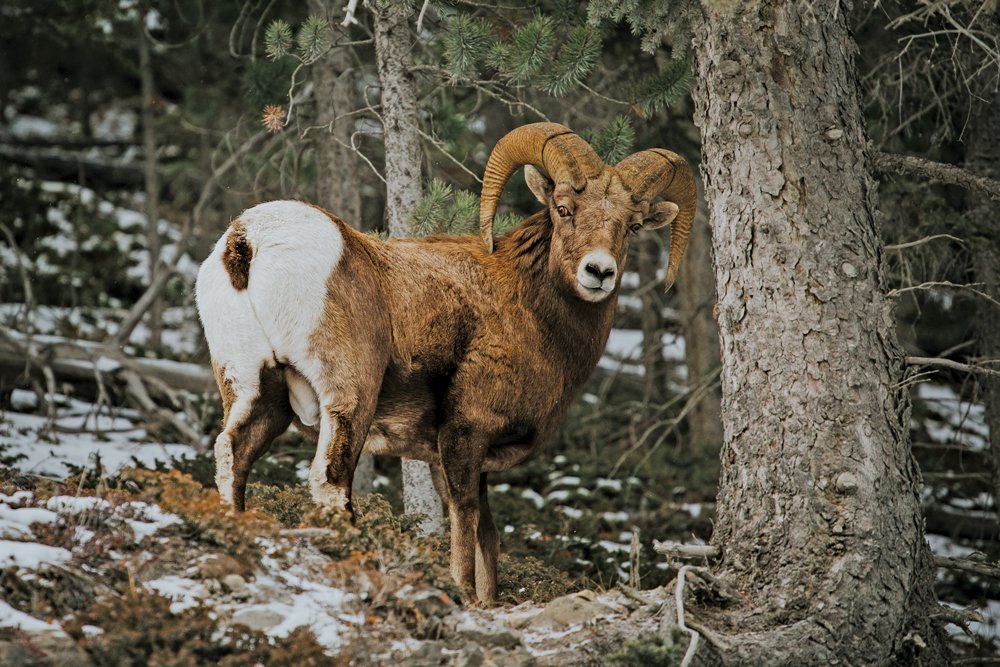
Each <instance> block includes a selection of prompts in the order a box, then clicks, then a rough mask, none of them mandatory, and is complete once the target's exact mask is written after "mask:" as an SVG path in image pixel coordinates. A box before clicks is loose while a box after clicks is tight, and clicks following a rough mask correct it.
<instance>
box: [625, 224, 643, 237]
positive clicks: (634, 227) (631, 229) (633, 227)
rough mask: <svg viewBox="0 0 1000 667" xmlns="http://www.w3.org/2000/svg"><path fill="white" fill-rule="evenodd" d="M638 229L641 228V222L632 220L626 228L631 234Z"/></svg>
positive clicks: (635, 232) (636, 232)
mask: <svg viewBox="0 0 1000 667" xmlns="http://www.w3.org/2000/svg"><path fill="white" fill-rule="evenodd" d="M640 229H642V223H641V222H633V223H632V224H631V225H629V226H628V230H629V231H630V232H632V233H633V234H638V233H639V230H640Z"/></svg>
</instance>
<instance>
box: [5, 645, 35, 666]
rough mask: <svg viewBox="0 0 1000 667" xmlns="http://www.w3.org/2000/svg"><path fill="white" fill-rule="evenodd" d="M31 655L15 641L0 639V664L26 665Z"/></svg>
mask: <svg viewBox="0 0 1000 667" xmlns="http://www.w3.org/2000/svg"><path fill="white" fill-rule="evenodd" d="M30 658H31V656H29V655H28V651H27V650H26V649H25V648H24V647H23V646H21V645H20V644H17V643H15V642H9V641H0V665H27V664H30V663H29V660H30Z"/></svg>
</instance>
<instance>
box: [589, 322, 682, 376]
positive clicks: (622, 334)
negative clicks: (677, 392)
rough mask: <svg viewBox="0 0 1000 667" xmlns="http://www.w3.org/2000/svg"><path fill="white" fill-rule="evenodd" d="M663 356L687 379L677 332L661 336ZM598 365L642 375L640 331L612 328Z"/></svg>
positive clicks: (611, 369)
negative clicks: (676, 365)
mask: <svg viewBox="0 0 1000 667" xmlns="http://www.w3.org/2000/svg"><path fill="white" fill-rule="evenodd" d="M662 343H663V358H664V359H667V360H668V361H673V362H676V363H677V364H678V368H677V373H678V376H679V377H680V378H681V379H682V380H684V379H687V368H686V367H685V366H684V350H685V348H684V338H683V337H682V336H679V335H677V334H673V333H665V334H663V337H662ZM597 365H598V367H600V368H603V369H604V370H608V371H619V372H622V373H628V374H630V375H642V374H643V372H644V369H643V367H642V332H641V331H639V330H638V329H612V330H611V335H609V336H608V343H607V345H605V347H604V356H603V357H601V360H600V361H599V362H598V364H597Z"/></svg>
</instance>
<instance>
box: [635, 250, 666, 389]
mask: <svg viewBox="0 0 1000 667" xmlns="http://www.w3.org/2000/svg"><path fill="white" fill-rule="evenodd" d="M635 254H636V255H637V257H636V259H637V260H638V261H637V262H636V271H637V273H638V274H639V285H641V286H644V287H645V286H648V285H655V284H656V268H657V265H658V264H659V259H660V254H661V253H660V243H659V241H658V240H657V239H656V237H654V236H652V235H647V236H646V237H645V238H642V239H640V241H639V243H637V244H636V249H635ZM660 291H662V290H655V289H647V290H645V291H644V292H643V294H642V296H641V297H640V299H641V301H642V307H641V310H640V311H639V318H640V324H641V325H642V366H643V370H644V373H643V389H642V397H643V400H644V401H645V402H646V404H647V405H648V404H654V405H658V404H660V403H662V402H663V397H664V395H665V389H666V386H665V385H666V381H667V369H666V362H665V360H664V358H663V335H662V327H661V320H662V318H661V316H660V310H661V309H660V300H661V299H660Z"/></svg>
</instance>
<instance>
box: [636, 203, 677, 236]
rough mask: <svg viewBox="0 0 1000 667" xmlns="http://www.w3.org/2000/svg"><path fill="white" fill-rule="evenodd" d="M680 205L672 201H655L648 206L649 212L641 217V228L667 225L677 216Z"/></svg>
mask: <svg viewBox="0 0 1000 667" xmlns="http://www.w3.org/2000/svg"><path fill="white" fill-rule="evenodd" d="M680 210H681V209H680V207H679V206H677V204H675V203H673V202H672V201H660V202H656V203H655V204H653V205H652V206H650V207H649V213H647V214H646V217H645V218H643V219H642V227H643V229H659V228H660V227H663V226H664V225H669V224H670V223H671V222H673V221H674V218H676V217H677V214H678V213H679V212H680Z"/></svg>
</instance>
